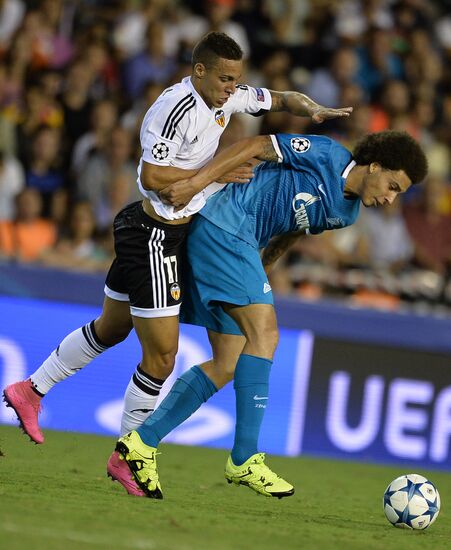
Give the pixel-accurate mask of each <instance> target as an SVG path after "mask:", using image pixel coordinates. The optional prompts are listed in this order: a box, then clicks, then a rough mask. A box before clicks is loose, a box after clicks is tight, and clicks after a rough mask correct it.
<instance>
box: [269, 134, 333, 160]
mask: <svg viewBox="0 0 451 550" xmlns="http://www.w3.org/2000/svg"><path fill="white" fill-rule="evenodd" d="M276 140H277V143H278V145H279V151H278V154H279V156H281V157H282V161H281V162H283V163H284V164H286V165H288V166H291V167H293V168H300V167H305V166H309V165H311V164H314V163H318V162H320V159H321V157H322V156H323V155H324V152H325V151H326V152H327V150H328V149H329V145H330V143H331V141H332V140H330V139H329V138H325V137H324V136H312V135H307V136H305V135H294V134H276Z"/></svg>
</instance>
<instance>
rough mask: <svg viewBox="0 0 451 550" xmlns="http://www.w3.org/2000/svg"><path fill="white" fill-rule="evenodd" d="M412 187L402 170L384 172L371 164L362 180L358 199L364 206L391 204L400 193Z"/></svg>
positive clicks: (377, 165)
mask: <svg viewBox="0 0 451 550" xmlns="http://www.w3.org/2000/svg"><path fill="white" fill-rule="evenodd" d="M411 185H412V182H411V181H410V178H409V177H408V176H407V174H406V173H405V172H404V170H386V169H385V168H382V167H381V165H380V164H378V163H376V162H373V163H371V164H370V165H369V167H368V172H367V174H366V175H365V177H364V178H363V182H362V191H361V193H360V199H361V201H362V203H363V204H364V206H367V207H372V206H376V207H377V206H382V205H384V204H392V203H393V201H394V200H395V199H396V197H397V196H398V195H399V194H400V193H405V192H406V191H407V189H409V187H410V186H411Z"/></svg>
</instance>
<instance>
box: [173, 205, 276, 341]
mask: <svg viewBox="0 0 451 550" xmlns="http://www.w3.org/2000/svg"><path fill="white" fill-rule="evenodd" d="M187 255H188V261H187V262H186V264H185V265H186V271H185V273H184V283H185V294H184V299H183V303H182V307H181V312H180V321H181V322H182V323H188V324H191V325H200V326H202V327H206V328H209V329H211V330H213V331H215V332H219V333H221V334H241V331H240V329H239V327H238V325H237V324H236V323H235V321H234V320H233V319H232V318H231V317H230V316H229V315H228V314H227V313H226V312H225V311H224V310H223V308H222V307H221V304H223V303H225V304H233V305H236V306H245V305H248V304H271V305H272V304H273V303H274V301H273V295H272V291H271V287H270V286H269V283H268V277H267V276H266V273H265V271H264V269H263V265H262V262H261V259H260V254H259V251H258V250H257V249H256V248H254V247H253V246H252V245H250V244H249V243H247V242H246V241H243V240H242V239H239V238H237V237H235V236H233V235H232V234H230V233H228V232H227V231H224V230H222V229H221V228H219V227H217V226H216V225H214V224H212V223H211V222H209V221H208V220H207V219H206V218H204V217H202V216H200V215H198V216H196V217H195V219H194V220H193V222H192V223H191V224H190V230H189V234H188V239H187Z"/></svg>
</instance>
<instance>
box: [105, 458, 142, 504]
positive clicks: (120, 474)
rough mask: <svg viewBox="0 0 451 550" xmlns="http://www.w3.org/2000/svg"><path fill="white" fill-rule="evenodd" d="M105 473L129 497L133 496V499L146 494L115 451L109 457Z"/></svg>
mask: <svg viewBox="0 0 451 550" xmlns="http://www.w3.org/2000/svg"><path fill="white" fill-rule="evenodd" d="M106 471H107V475H108V476H109V477H111V479H112V480H113V481H119V483H120V484H121V485H122V486H123V487H124V488H125V490H126V491H127V493H128V494H129V495H134V496H135V497H145V496H146V493H145V492H144V491H142V490H141V489H140V488H139V486H138V484H137V483H136V481H135V478H134V477H133V474H132V472H131V470H130V468H129V467H128V464H127V463H126V462H125V460H124V459H123V458H122V456H121V455H120V454H119V453H118V452H117V451H114V452H113V454H112V455H111V456H110V459H109V460H108V464H107V467H106Z"/></svg>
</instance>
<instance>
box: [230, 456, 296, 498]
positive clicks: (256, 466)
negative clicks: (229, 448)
mask: <svg viewBox="0 0 451 550" xmlns="http://www.w3.org/2000/svg"><path fill="white" fill-rule="evenodd" d="M224 474H225V478H226V479H227V481H228V482H229V483H235V484H236V485H247V486H248V487H250V488H251V489H253V490H254V491H256V492H257V493H260V494H261V495H265V496H267V497H278V498H283V497H289V496H291V495H293V494H294V487H293V486H292V485H290V484H289V483H288V482H287V481H285V480H284V479H282V478H281V477H279V476H278V475H277V474H275V473H274V472H273V471H272V470H270V469H269V468H268V466H266V464H265V453H257V454H255V455H252V456H251V457H250V458H248V459H247V460H246V462H245V463H244V464H241V466H235V464H234V463H233V462H232V458H231V457H230V456H229V458H228V460H227V464H226V467H225V472H224Z"/></svg>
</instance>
